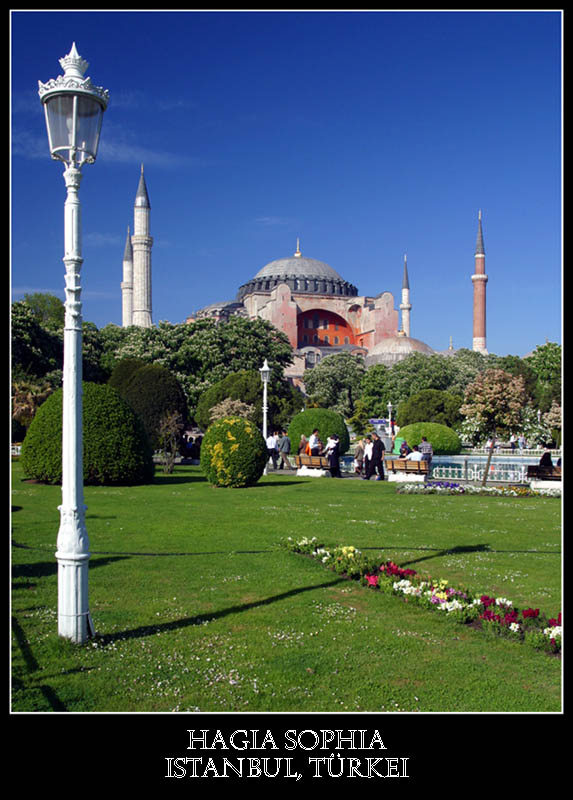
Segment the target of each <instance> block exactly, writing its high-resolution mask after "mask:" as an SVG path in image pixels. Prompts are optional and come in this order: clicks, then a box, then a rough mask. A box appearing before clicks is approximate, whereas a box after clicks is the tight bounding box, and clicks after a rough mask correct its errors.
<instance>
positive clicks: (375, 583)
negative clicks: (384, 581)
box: [365, 575, 378, 586]
mask: <svg viewBox="0 0 573 800" xmlns="http://www.w3.org/2000/svg"><path fill="white" fill-rule="evenodd" d="M365 577H366V580H367V581H368V583H369V584H370V586H378V575H366V576H365Z"/></svg>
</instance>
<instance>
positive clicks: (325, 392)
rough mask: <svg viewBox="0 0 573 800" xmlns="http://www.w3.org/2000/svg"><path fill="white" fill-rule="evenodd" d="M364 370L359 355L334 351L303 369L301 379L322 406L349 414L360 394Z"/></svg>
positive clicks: (313, 398) (311, 395) (312, 398)
mask: <svg viewBox="0 0 573 800" xmlns="http://www.w3.org/2000/svg"><path fill="white" fill-rule="evenodd" d="M365 372H366V367H365V366H364V359H363V358H362V356H354V355H352V354H351V353H344V352H343V353H336V354H335V355H332V356H327V357H326V358H323V359H322V361H321V362H320V363H319V364H317V365H316V367H314V368H313V369H307V370H306V371H305V373H304V375H303V381H304V385H305V389H306V393H307V395H308V396H309V397H310V398H311V400H313V401H314V402H316V403H318V404H320V406H321V407H322V408H329V409H331V410H332V411H336V412H337V413H339V414H342V415H343V416H344V417H350V416H351V415H352V414H353V413H354V409H355V406H356V403H357V401H358V400H359V398H360V397H361V395H362V380H363V378H364V374H365Z"/></svg>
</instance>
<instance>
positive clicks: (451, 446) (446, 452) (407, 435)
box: [400, 422, 462, 456]
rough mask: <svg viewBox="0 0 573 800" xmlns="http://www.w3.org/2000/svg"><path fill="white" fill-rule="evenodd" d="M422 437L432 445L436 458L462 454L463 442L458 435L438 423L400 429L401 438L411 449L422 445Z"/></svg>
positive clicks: (425, 423)
mask: <svg viewBox="0 0 573 800" xmlns="http://www.w3.org/2000/svg"><path fill="white" fill-rule="evenodd" d="M422 436H425V437H426V439H427V440H428V441H429V442H430V444H431V445H432V449H433V451H434V455H436V456H455V455H457V454H458V453H460V452H461V449H462V440H461V439H460V437H459V436H458V434H457V433H456V432H455V431H454V430H452V429H451V428H448V427H447V425H440V424H439V423H437V422H415V423H413V424H412V425H406V426H404V427H403V428H400V438H401V439H405V440H406V441H407V442H408V444H409V445H410V447H413V446H414V445H415V444H420V442H421V441H422Z"/></svg>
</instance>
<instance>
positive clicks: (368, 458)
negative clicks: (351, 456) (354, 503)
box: [362, 436, 374, 481]
mask: <svg viewBox="0 0 573 800" xmlns="http://www.w3.org/2000/svg"><path fill="white" fill-rule="evenodd" d="M372 447H373V445H372V437H371V436H366V438H365V439H364V475H363V476H362V480H363V481H369V480H370V478H371V477H372V475H373V473H374V467H373V465H372Z"/></svg>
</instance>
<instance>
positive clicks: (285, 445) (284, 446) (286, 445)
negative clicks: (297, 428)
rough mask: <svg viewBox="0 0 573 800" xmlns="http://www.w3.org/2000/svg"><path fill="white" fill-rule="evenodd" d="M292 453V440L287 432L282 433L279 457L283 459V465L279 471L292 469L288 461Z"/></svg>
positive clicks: (281, 464)
mask: <svg viewBox="0 0 573 800" xmlns="http://www.w3.org/2000/svg"><path fill="white" fill-rule="evenodd" d="M289 453H290V439H289V437H288V434H287V432H286V431H283V432H282V436H281V438H280V439H279V455H280V457H281V463H280V466H279V469H283V467H284V466H286V468H287V469H290V461H289V460H288V454H289Z"/></svg>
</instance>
